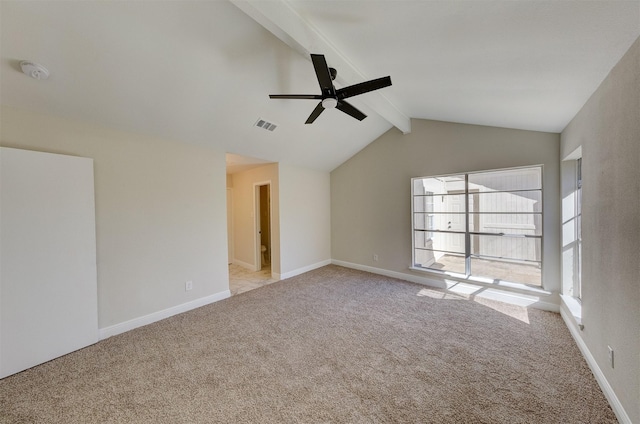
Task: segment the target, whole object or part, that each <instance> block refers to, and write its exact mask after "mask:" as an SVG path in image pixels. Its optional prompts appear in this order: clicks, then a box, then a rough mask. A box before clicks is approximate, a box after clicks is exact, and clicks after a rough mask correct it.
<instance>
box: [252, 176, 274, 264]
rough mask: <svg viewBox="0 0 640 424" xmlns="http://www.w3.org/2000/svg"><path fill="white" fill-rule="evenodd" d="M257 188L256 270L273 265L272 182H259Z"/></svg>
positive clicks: (255, 186)
mask: <svg viewBox="0 0 640 424" xmlns="http://www.w3.org/2000/svg"><path fill="white" fill-rule="evenodd" d="M254 190H255V215H254V216H255V223H256V232H255V234H256V237H255V240H256V244H255V252H256V255H255V257H256V260H255V264H256V271H260V270H262V269H263V268H266V267H270V266H271V183H270V182H266V183H258V184H255V185H254Z"/></svg>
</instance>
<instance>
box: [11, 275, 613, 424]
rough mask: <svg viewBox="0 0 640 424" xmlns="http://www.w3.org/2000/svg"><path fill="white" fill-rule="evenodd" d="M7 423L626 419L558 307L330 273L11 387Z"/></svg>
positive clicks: (114, 344) (99, 348)
mask: <svg viewBox="0 0 640 424" xmlns="http://www.w3.org/2000/svg"><path fill="white" fill-rule="evenodd" d="M0 422H1V423H65V424H70V423H154V424H160V423H218V422H220V423H614V422H617V421H616V419H615V415H614V414H613V412H612V410H611V408H610V407H609V405H608V403H607V401H606V399H605V397H604V395H603V394H602V392H601V390H600V388H599V387H598V384H597V383H596V381H595V379H594V377H593V375H592V374H591V372H590V370H589V368H588V366H587V364H586V362H585V361H584V359H583V358H582V356H581V355H580V352H579V350H578V348H577V347H576V345H575V343H574V342H573V340H572V338H571V336H570V334H569V332H568V330H567V328H566V327H565V326H564V323H563V322H562V319H561V318H560V316H559V315H558V314H554V313H549V312H544V311H538V310H533V309H531V310H527V309H524V308H520V307H516V306H512V305H506V304H502V303H499V302H492V301H488V300H479V299H478V300H473V299H465V298H462V297H459V296H455V295H451V294H448V293H445V292H443V291H439V290H436V289H431V288H428V287H425V286H421V285H417V284H412V283H407V282H404V281H400V280H395V279H392V278H387V277H382V276H379V275H374V274H369V273H365V272H361V271H355V270H351V269H347V268H342V267H338V266H326V267H323V268H320V269H317V270H315V271H311V272H309V273H306V274H303V275H300V276H298V277H294V278H291V279H288V280H284V281H281V282H277V283H273V284H271V285H269V286H266V287H263V288H260V289H257V290H253V291H250V292H247V293H243V294H241V295H238V296H234V297H232V298H229V299H226V300H224V301H221V302H217V303H215V304H211V305H208V306H205V307H202V308H199V309H196V310H193V311H190V312H187V313H185V314H181V315H177V316H175V317H172V318H169V319H166V320H163V321H160V322H157V323H155V324H151V325H148V326H146V327H142V328H139V329H136V330H133V331H130V332H128V333H125V334H121V335H119V336H115V337H112V338H109V339H107V340H104V341H102V342H100V343H97V344H95V345H93V346H90V347H88V348H85V349H82V350H80V351H77V352H74V353H72V354H69V355H66V356H64V357H62V358H59V359H56V360H53V361H51V362H48V363H46V364H43V365H40V366H37V367H34V368H32V369H29V370H27V371H24V372H21V373H19V374H16V375H14V376H10V377H7V378H5V379H3V380H0Z"/></svg>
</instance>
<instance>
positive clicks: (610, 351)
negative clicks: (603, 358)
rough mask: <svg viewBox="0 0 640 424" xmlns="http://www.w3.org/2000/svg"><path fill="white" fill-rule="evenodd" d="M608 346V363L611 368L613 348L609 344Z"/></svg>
mask: <svg viewBox="0 0 640 424" xmlns="http://www.w3.org/2000/svg"><path fill="white" fill-rule="evenodd" d="M607 347H608V348H609V365H611V368H613V348H612V347H611V346H607Z"/></svg>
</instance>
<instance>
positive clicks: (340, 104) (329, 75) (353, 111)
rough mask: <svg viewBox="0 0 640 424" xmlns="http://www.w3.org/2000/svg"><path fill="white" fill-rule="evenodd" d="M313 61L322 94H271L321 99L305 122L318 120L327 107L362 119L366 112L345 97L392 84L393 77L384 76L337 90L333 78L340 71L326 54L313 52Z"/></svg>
mask: <svg viewBox="0 0 640 424" xmlns="http://www.w3.org/2000/svg"><path fill="white" fill-rule="evenodd" d="M311 62H313V68H314V69H315V71H316V77H317V78H318V84H320V91H321V93H322V94H270V95H269V98H271V99H305V100H320V103H318V105H317V106H316V108H315V109H314V110H313V112H311V115H309V118H307V121H306V122H305V124H311V123H313V121H315V120H316V118H317V117H318V116H320V114H321V113H322V112H323V111H324V110H325V109H333V108H336V109H338V110H340V111H342V112H344V113H346V114H347V115H349V116H351V117H353V118H355V119H357V120H358V121H362V120H363V119H364V118H366V117H367V115H365V114H364V113H362V112H361V111H360V110H358V109H357V108H356V107H354V106H353V105H351V103H348V102H347V101H346V100H344V99H348V98H349V97H353V96H357V95H359V94H364V93H368V92H369V91H374V90H378V89H380V88H384V87H389V86H390V85H391V77H389V76H387V77H382V78H378V79H374V80H371V81H365V82H361V83H359V84H354V85H350V86H348V87H344V88H339V89H337V90H336V88H335V86H334V85H333V82H332V81H333V80H334V79H335V78H336V75H337V74H338V72H337V71H336V70H335V69H334V68H329V67H328V66H327V61H326V60H325V58H324V55H321V54H312V55H311Z"/></svg>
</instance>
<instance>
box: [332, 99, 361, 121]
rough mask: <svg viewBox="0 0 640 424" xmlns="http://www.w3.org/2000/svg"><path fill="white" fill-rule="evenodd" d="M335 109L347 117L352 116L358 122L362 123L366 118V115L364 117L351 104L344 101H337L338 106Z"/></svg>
mask: <svg viewBox="0 0 640 424" xmlns="http://www.w3.org/2000/svg"><path fill="white" fill-rule="evenodd" d="M336 108H337V109H340V110H341V111H343V112H344V113H346V114H347V115H351V116H353V117H354V118H356V119H357V120H358V121H362V120H363V119H364V118H366V117H367V115H365V114H364V113H362V112H360V111H359V110H358V109H356V108H355V107H354V106H353V105H352V104H351V103H347V102H346V101H344V100H338V105H337V106H336Z"/></svg>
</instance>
